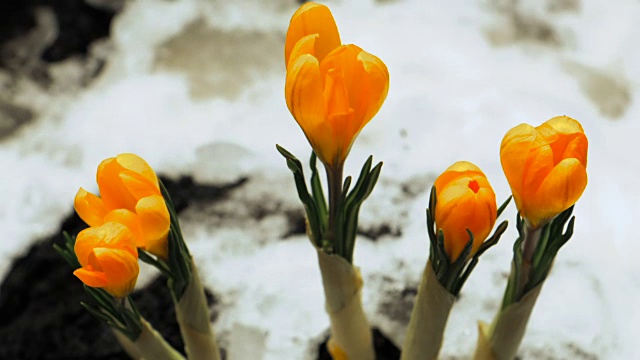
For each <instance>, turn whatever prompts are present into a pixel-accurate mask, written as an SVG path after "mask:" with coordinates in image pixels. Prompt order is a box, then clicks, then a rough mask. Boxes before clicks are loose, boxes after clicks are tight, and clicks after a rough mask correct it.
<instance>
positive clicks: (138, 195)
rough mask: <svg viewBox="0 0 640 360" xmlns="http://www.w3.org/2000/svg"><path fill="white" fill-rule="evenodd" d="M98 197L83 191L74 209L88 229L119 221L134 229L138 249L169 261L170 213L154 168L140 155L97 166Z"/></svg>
mask: <svg viewBox="0 0 640 360" xmlns="http://www.w3.org/2000/svg"><path fill="white" fill-rule="evenodd" d="M96 178H97V182H98V189H99V190H100V196H99V197H98V196H96V195H94V194H92V193H90V192H87V191H86V190H84V189H82V188H80V190H78V193H77V194H76V198H75V202H74V205H75V209H76V212H77V213H78V215H79V216H80V218H82V220H84V221H85V222H86V223H87V224H88V225H89V226H100V225H102V224H104V223H105V222H118V223H120V224H123V225H125V226H127V227H128V228H129V230H131V232H132V234H133V237H134V239H135V242H136V244H137V246H138V247H140V248H142V249H145V250H147V251H149V252H150V253H152V254H154V255H157V256H159V257H161V258H164V259H166V258H167V257H168V251H169V250H168V245H167V235H168V233H169V227H170V224H171V222H170V217H169V211H168V210H167V205H166V204H165V202H164V198H163V197H162V194H161V192H160V187H159V183H158V178H157V177H156V174H155V172H154V171H153V169H152V168H151V167H150V166H149V164H147V162H146V161H144V160H143V159H142V158H140V157H139V156H137V155H134V154H120V155H118V156H116V157H113V158H108V159H106V160H104V161H103V162H102V163H100V165H99V166H98V173H97V176H96Z"/></svg>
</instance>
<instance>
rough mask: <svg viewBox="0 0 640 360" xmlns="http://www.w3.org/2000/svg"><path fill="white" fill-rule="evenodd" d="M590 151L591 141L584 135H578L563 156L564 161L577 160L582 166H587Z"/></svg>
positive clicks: (568, 145)
mask: <svg viewBox="0 0 640 360" xmlns="http://www.w3.org/2000/svg"><path fill="white" fill-rule="evenodd" d="M588 149H589V141H588V140H587V137H586V136H585V135H584V134H577V135H576V136H575V137H574V138H573V140H571V141H570V142H569V143H568V144H567V147H566V148H565V150H564V153H563V154H562V158H563V159H569V158H576V159H578V161H580V163H581V164H582V165H584V166H585V167H586V166H587V151H588Z"/></svg>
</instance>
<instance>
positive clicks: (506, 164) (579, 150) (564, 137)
mask: <svg viewBox="0 0 640 360" xmlns="http://www.w3.org/2000/svg"><path fill="white" fill-rule="evenodd" d="M587 148H588V141H587V137H586V136H585V135H584V130H583V129H582V126H581V125H580V123H579V122H578V121H576V120H574V119H572V118H570V117H567V116H556V117H554V118H552V119H551V120H548V121H547V122H545V123H544V124H542V125H540V126H538V127H535V128H534V127H533V126H531V125H528V124H520V125H518V126H516V127H514V128H513V129H511V130H509V132H507V134H506V135H505V136H504V139H503V140H502V144H501V146H500V162H501V163H502V169H503V170H504V174H505V175H506V177H507V180H508V181H509V186H511V192H512V193H513V199H514V200H515V203H516V206H517V207H518V211H519V212H520V215H521V216H522V217H523V218H525V220H526V221H527V223H528V225H529V226H531V227H532V228H538V227H540V226H542V225H544V224H546V223H547V222H548V221H549V220H551V219H552V218H553V217H554V216H556V215H558V214H559V213H561V212H563V211H564V210H566V209H568V208H570V207H571V206H572V205H573V204H575V203H576V201H578V199H579V198H580V196H581V195H582V192H583V191H584V189H585V187H586V186H587Z"/></svg>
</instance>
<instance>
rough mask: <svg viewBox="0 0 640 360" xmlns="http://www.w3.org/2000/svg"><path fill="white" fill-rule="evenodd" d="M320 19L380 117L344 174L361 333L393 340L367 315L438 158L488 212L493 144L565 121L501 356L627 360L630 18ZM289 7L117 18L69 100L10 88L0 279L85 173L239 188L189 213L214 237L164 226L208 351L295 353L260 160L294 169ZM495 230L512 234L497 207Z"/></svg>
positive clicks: (302, 333) (392, 289) (395, 268)
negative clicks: (482, 178)
mask: <svg viewBox="0 0 640 360" xmlns="http://www.w3.org/2000/svg"><path fill="white" fill-rule="evenodd" d="M327 4H328V5H329V6H330V8H331V9H332V12H333V14H334V17H335V18H336V20H337V23H338V27H339V29H340V32H341V37H342V39H343V41H344V42H345V43H356V44H358V45H359V46H361V47H363V48H364V49H366V50H367V51H369V52H371V53H373V54H375V55H377V56H379V57H380V58H381V59H383V60H384V61H385V63H386V64H387V66H388V68H389V72H390V75H391V85H390V91H389V96H388V98H387V101H386V103H385V104H384V106H383V107H382V109H381V111H380V113H379V114H378V115H377V116H376V118H374V119H373V120H372V122H371V123H370V124H368V125H367V127H366V128H365V129H364V130H363V131H362V133H361V134H360V136H359V138H358V140H357V142H356V143H355V145H354V146H353V148H352V152H351V154H350V156H349V159H348V162H347V167H346V172H347V173H350V174H357V173H358V171H359V168H360V166H361V164H362V163H363V162H364V160H365V159H366V157H367V156H368V155H370V154H373V155H374V160H375V161H383V162H384V167H383V171H382V175H381V179H380V182H379V184H378V186H377V188H376V190H375V191H374V193H373V194H372V196H371V197H370V199H369V200H367V201H366V202H365V205H364V206H363V209H362V214H361V226H362V227H363V228H364V229H367V228H375V227H376V226H379V225H380V224H387V225H388V226H389V227H390V228H391V229H392V233H391V234H387V235H383V236H381V237H380V238H379V239H378V240H377V241H376V242H373V241H370V240H369V239H366V238H364V237H360V238H359V240H358V243H357V249H356V254H355V263H356V264H357V265H358V266H360V267H361V269H362V273H363V276H364V279H365V287H364V293H363V299H364V304H365V310H366V311H367V312H368V314H369V316H370V321H371V323H372V324H374V325H376V326H380V327H381V328H382V330H383V331H384V332H385V333H386V334H387V335H388V336H390V337H391V338H392V339H393V340H394V341H395V342H396V343H397V344H401V343H402V339H403V336H404V329H405V328H406V323H403V322H402V321H401V320H397V319H394V318H391V317H389V315H388V314H385V312H384V311H381V309H383V308H384V306H383V305H384V304H387V308H388V304H392V305H391V306H392V307H393V304H394V303H398V304H401V303H402V302H401V301H400V300H401V299H399V298H398V296H399V295H398V292H399V291H401V290H402V289H403V288H404V287H407V286H416V285H417V282H418V281H419V276H420V274H421V272H422V269H423V267H424V265H425V263H426V259H427V256H428V246H427V244H428V243H427V238H426V234H425V229H424V226H425V225H424V209H425V207H426V205H427V198H428V190H429V188H430V186H431V183H432V181H433V180H434V179H435V177H436V176H437V175H438V174H439V173H440V172H442V171H443V170H444V169H445V168H446V167H447V166H449V165H450V164H451V163H453V162H455V161H457V160H463V159H464V160H469V161H472V162H473V163H475V164H477V165H478V166H480V167H481V168H482V169H483V171H484V172H485V173H486V174H487V176H488V178H489V179H490V181H491V183H492V185H493V187H494V189H495V192H496V194H497V196H498V199H499V201H501V200H502V199H505V198H506V197H507V196H508V195H509V188H508V184H507V182H506V180H505V178H504V176H503V174H502V171H501V168H500V164H499V159H498V148H499V144H500V141H501V139H502V136H503V135H504V133H506V131H508V130H509V129H510V128H511V127H513V126H515V125H517V124H519V123H521V122H528V123H531V124H533V125H537V124H539V123H542V122H543V121H546V120H547V119H549V118H551V117H553V116H556V115H568V116H571V117H573V118H576V119H578V120H579V121H581V123H582V124H583V126H584V128H585V132H586V134H587V136H588V138H589V142H590V149H589V165H588V173H589V185H588V187H587V190H586V191H585V193H584V195H583V196H582V198H581V199H580V201H579V202H578V204H577V206H576V210H575V214H576V216H577V221H576V231H575V234H574V236H573V239H572V240H571V241H570V242H569V243H568V244H567V245H566V246H565V247H564V248H563V249H562V250H561V251H560V253H559V255H558V257H557V259H556V263H555V267H554V269H553V272H552V274H551V276H550V278H549V279H548V281H547V282H546V284H545V287H544V290H543V291H542V293H541V296H540V298H539V299H538V302H537V305H536V308H535V310H534V313H533V316H532V320H531V321H530V323H529V326H528V332H527V335H526V337H525V339H524V342H523V345H522V348H521V353H522V354H523V356H524V358H527V359H529V358H532V359H542V358H602V359H632V358H638V357H640V351H639V350H638V347H637V345H635V334H637V333H638V331H640V328H639V325H638V324H640V312H638V310H636V308H637V306H636V305H637V303H638V300H640V281H638V280H637V278H638V277H637V275H638V274H640V263H639V262H638V261H637V260H636V256H637V255H636V251H637V250H638V249H640V246H639V245H638V243H637V235H636V234H635V231H634V225H635V223H634V221H635V219H637V218H638V217H639V216H640V201H639V200H640V190H639V187H638V186H637V180H636V179H635V176H637V175H638V165H637V164H638V159H637V153H638V152H637V150H636V146H634V145H636V144H635V141H636V139H635V137H636V134H638V132H639V130H640V122H639V121H638V119H639V118H640V105H639V104H638V101H637V99H638V96H640V67H638V65H637V64H638V63H639V61H640V49H639V48H638V46H637V39H638V38H639V37H640V28H639V27H638V26H637V24H638V22H639V21H640V7H639V6H638V4H637V2H635V1H631V0H619V1H616V2H615V3H612V2H606V1H596V0H583V1H579V0H547V1H545V2H539V1H533V0H526V1H524V0H523V1H520V2H518V3H517V4H516V3H515V2H514V1H509V0H502V1H498V0H486V1H476V2H469V1H460V0H458V1H442V0H441V1H432V2H424V1H421V0H396V1H378V2H373V1H366V0H356V1H331V2H328V3H327ZM551 5H554V6H555V7H551ZM551 8H553V9H556V10H553V11H552V10H549V9H551ZM557 9H560V10H557ZM294 11H295V4H294V2H293V1H284V0H280V1H258V0H251V1H243V2H197V1H196V2H192V1H186V0H183V1H173V2H152V1H142V0H138V1H133V2H128V3H127V5H126V7H125V10H124V12H123V13H121V14H120V15H118V16H117V17H116V19H115V20H114V23H113V24H112V30H113V31H112V34H113V35H112V39H111V42H112V43H111V46H112V47H113V49H112V50H111V51H110V52H108V54H107V56H108V63H107V66H106V68H105V69H104V71H103V72H102V73H101V75H100V76H99V78H97V79H96V80H95V81H94V82H93V83H92V84H91V86H89V87H88V88H86V89H80V90H78V89H75V88H72V89H71V90H67V91H65V90H64V88H63V89H62V90H61V91H56V92H49V93H47V92H45V91H43V90H41V89H38V88H36V87H34V86H32V85H30V84H29V83H24V84H23V85H22V87H21V88H20V89H19V98H20V99H21V102H22V103H26V104H28V105H30V106H33V107H35V108H36V110H38V111H37V114H38V118H37V119H36V120H35V121H34V122H33V123H31V124H29V125H26V126H25V127H23V128H22V129H20V131H19V132H18V133H16V134H15V135H13V136H12V137H11V138H9V139H6V140H4V141H3V142H0V166H1V167H2V168H3V169H5V171H4V173H3V178H2V181H1V182H0V194H2V198H3V201H2V202H0V228H2V229H3V230H4V231H3V234H4V241H2V242H1V243H0V259H1V260H2V261H0V275H4V274H5V273H6V271H7V269H8V266H9V264H10V259H12V258H13V257H15V256H18V255H19V254H20V253H21V252H22V251H24V249H26V247H27V246H28V245H29V244H30V243H32V242H34V241H36V240H37V239H39V238H42V237H44V236H48V235H50V234H52V233H53V232H54V231H57V229H58V226H59V222H60V221H61V219H63V218H64V217H65V216H66V215H67V214H68V213H69V212H70V211H71V210H72V199H73V196H74V195H75V192H76V190H77V188H78V187H80V186H82V187H85V188H87V189H92V190H94V189H95V180H94V178H95V169H96V167H97V165H98V163H99V162H100V160H102V159H104V158H106V157H110V156H113V155H115V154H118V153H122V152H134V153H137V154H139V155H141V156H142V157H144V158H145V159H146V160H147V161H148V162H149V163H150V164H151V165H152V166H153V167H154V168H155V169H156V171H157V172H159V173H162V174H167V175H169V176H178V175H180V174H191V175H194V176H195V178H196V179H197V180H198V181H202V182H206V183H210V184H226V183H229V182H233V181H235V180H237V179H239V178H241V177H249V178H250V181H248V183H247V184H245V185H243V187H242V188H241V189H240V190H237V191H236V192H234V193H233V194H232V196H231V197H230V199H228V200H227V202H222V203H217V204H214V205H213V209H209V210H210V211H211V212H205V213H206V214H210V213H213V214H215V213H216V211H217V212H223V213H225V214H231V215H233V214H235V218H234V219H233V220H232V221H229V222H225V221H223V220H224V219H223V220H220V219H218V220H215V218H214V219H213V220H212V219H207V218H206V217H204V216H198V214H197V211H195V210H193V211H187V213H185V214H184V216H183V219H182V221H183V223H184V225H183V228H184V231H185V238H186V239H187V241H188V242H189V246H190V247H191V249H192V252H193V253H194V254H196V255H195V256H196V261H197V263H198V264H200V266H201V271H200V273H201V274H202V276H203V278H204V279H203V281H204V282H205V284H207V285H208V286H209V287H210V288H212V289H214V291H215V292H216V293H217V294H218V295H220V296H221V299H222V302H223V304H222V308H221V312H220V317H219V319H218V320H217V321H216V323H215V329H216V332H217V333H218V338H219V339H220V341H221V342H222V343H223V344H228V343H229V341H237V339H241V338H250V339H254V340H255V342H256V344H254V345H255V346H256V348H257V349H262V348H264V351H265V353H264V356H263V359H280V358H304V357H305V356H310V355H309V354H311V352H312V348H314V346H315V344H316V343H317V342H319V341H320V339H321V337H322V336H323V335H324V334H325V331H326V329H327V327H328V319H327V318H326V315H325V314H324V304H323V295H322V287H321V282H320V277H319V272H318V270H317V265H316V258H315V254H314V250H313V248H312V246H311V244H310V243H309V241H308V240H307V239H306V238H304V237H303V236H293V237H289V238H286V239H281V237H282V236H283V235H284V234H283V233H282V228H283V226H284V225H283V224H284V222H285V221H286V218H285V211H286V210H292V211H295V210H296V209H299V208H301V205H300V204H299V202H298V200H297V198H296V197H295V192H294V187H293V181H292V180H291V175H290V173H289V171H288V169H287V168H286V165H285V163H284V160H283V159H282V158H281V157H280V155H279V154H278V153H277V152H276V151H275V146H274V144H276V143H279V144H281V145H282V146H284V147H286V148H287V149H289V150H290V151H291V152H293V153H294V154H296V155H298V156H299V158H300V159H301V160H303V162H305V163H306V159H307V156H308V154H309V146H308V144H307V143H306V139H305V137H304V136H303V134H302V132H301V131H300V130H299V128H298V126H297V124H296V123H295V121H294V120H293V119H292V118H291V115H290V114H289V113H288V111H287V108H286V105H285V103H284V97H283V88H284V67H283V66H282V62H283V59H282V58H283V56H282V51H281V50H282V49H281V48H274V47H273V46H271V45H269V44H275V45H274V46H280V47H282V44H283V43H284V34H285V32H286V27H287V25H288V20H289V17H290V16H291V14H292V13H293V12H294ZM523 19H524V20H523ZM198 22H199V23H198ZM523 24H524V25H523ZM518 26H520V27H518ZM521 28H525V30H526V29H528V32H527V31H524V30H522V29H521ZM532 29H533V30H532ZM540 29H542V30H540ZM545 29H546V30H545ZM549 29H550V30H549ZM543 30H545V31H547V30H548V31H551V35H548V34H547V33H545V32H544V31H543ZM523 31H524V32H523ZM211 34H213V35H212V36H208V35H211ZM541 34H542V35H541ZM545 34H547V35H545ZM214 35H215V36H214ZM227 38H228V39H227ZM224 39H227V40H229V39H230V40H229V41H224ZM264 44H267V45H269V46H266V45H264ZM262 45H264V46H262ZM256 47H257V48H258V49H259V51H257V50H255V49H256ZM167 49H169V50H170V51H168V50H167ZM203 49H206V51H209V53H207V54H209V55H208V56H211V57H212V58H213V57H215V59H217V60H215V61H217V62H215V61H214V60H212V62H215V64H214V65H215V66H214V67H212V66H213V65H211V64H210V62H208V61H206V58H204V59H202V58H201V57H200V58H199V57H198V56H199V55H198V52H199V51H205V50H203ZM167 51H168V52H167ZM256 58H257V59H258V61H256ZM193 59H196V60H197V61H196V60H193ZM198 59H200V60H198ZM70 66H73V65H70ZM227 67H228V69H232V70H233V72H232V70H228V71H226V72H225V69H227ZM235 74H237V81H235V80H236V78H234V75H235ZM234 81H235V82H234ZM258 203H260V204H266V205H265V206H267V208H268V209H269V208H270V209H273V210H274V212H273V214H272V215H269V216H267V217H266V218H264V219H259V220H256V219H254V218H253V217H251V215H250V214H247V213H243V211H244V212H250V208H251V206H252V205H255V204H258ZM504 216H505V218H507V219H508V220H510V221H511V222H512V223H513V221H512V220H513V218H514V216H515V209H514V207H513V205H511V206H510V207H509V208H508V209H507V211H506V212H505V215H504ZM394 229H395V230H399V234H397V233H394V231H393V230H394ZM394 234H395V235H394ZM515 237H516V231H515V227H513V226H511V227H510V229H509V230H508V231H507V233H506V234H505V235H504V236H503V238H502V240H501V242H500V244H499V245H498V246H496V247H495V248H494V249H492V250H491V251H490V252H489V253H487V254H485V255H484V256H483V259H482V260H481V262H480V264H479V265H478V267H477V268H476V270H475V271H474V273H473V274H472V276H471V278H470V280H469V281H468V283H467V284H466V285H465V287H464V288H463V291H462V297H461V298H460V301H459V302H458V303H457V304H456V305H455V306H454V308H453V311H452V314H451V318H450V321H449V326H448V327H447V330H446V336H445V343H444V347H443V351H442V354H443V358H448V357H453V356H463V357H464V356H465V355H468V354H470V353H471V352H472V351H473V347H474V344H475V340H476V322H477V320H483V321H490V320H491V319H492V317H493V315H494V314H495V311H496V309H497V307H498V306H499V303H500V299H501V297H502V293H503V291H504V286H505V283H506V279H505V276H506V274H507V273H508V271H509V267H510V260H511V246H512V241H513V240H514V239H515ZM147 270H148V269H147ZM400 310H402V309H400ZM403 311H405V312H406V311H410V308H409V309H408V310H406V309H405V310H403ZM234 351H235V350H234ZM237 351H240V350H237Z"/></svg>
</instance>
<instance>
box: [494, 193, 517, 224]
mask: <svg viewBox="0 0 640 360" xmlns="http://www.w3.org/2000/svg"><path fill="white" fill-rule="evenodd" d="M511 198H513V195H510V196H509V197H508V198H507V200H505V202H503V203H502V205H500V207H499V208H498V215H496V219H497V218H499V217H500V215H501V214H502V212H503V211H504V209H506V208H507V206H508V205H509V202H511Z"/></svg>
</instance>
